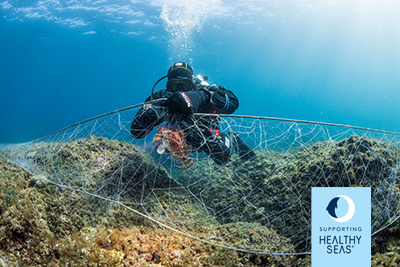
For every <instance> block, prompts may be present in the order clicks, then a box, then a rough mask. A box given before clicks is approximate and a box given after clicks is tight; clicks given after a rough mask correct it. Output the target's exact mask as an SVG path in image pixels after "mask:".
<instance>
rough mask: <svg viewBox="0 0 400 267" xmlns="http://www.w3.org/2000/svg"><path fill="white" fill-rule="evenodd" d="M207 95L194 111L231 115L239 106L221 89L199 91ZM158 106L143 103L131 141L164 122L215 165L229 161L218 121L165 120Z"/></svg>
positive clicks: (162, 95) (179, 117) (162, 93)
mask: <svg viewBox="0 0 400 267" xmlns="http://www.w3.org/2000/svg"><path fill="white" fill-rule="evenodd" d="M199 91H202V92H204V93H205V94H207V95H208V98H209V101H208V103H207V104H205V105H203V106H200V107H199V108H198V109H197V110H196V111H195V112H197V113H210V114H215V113H217V114H231V113H233V112H234V111H235V110H236V109H237V108H238V107H239V101H238V99H237V97H236V96H235V95H234V94H233V93H232V92H231V91H229V90H227V89H225V88H224V87H222V86H216V85H211V86H207V87H203V88H199ZM170 94H171V93H170V92H168V91H159V92H156V93H155V94H154V95H151V96H150V97H148V98H147V99H146V102H147V101H150V100H156V99H160V98H167V97H168V96H169V95H170ZM160 104H162V101H160V103H157V102H156V103H154V104H146V105H144V106H143V107H142V108H141V109H140V110H139V111H138V113H137V114H136V116H135V118H134V119H133V120H132V125H131V134H132V136H133V137H134V138H143V137H145V136H146V135H147V134H148V133H149V132H150V131H151V130H152V129H153V127H154V126H157V125H159V124H160V123H162V122H163V121H164V120H168V121H170V122H171V120H173V122H171V123H173V124H175V125H178V126H179V127H180V128H181V129H182V130H183V132H184V134H185V137H186V141H187V142H188V143H189V144H190V145H191V146H192V147H193V148H194V149H196V150H197V151H199V152H205V153H207V154H208V155H209V156H210V157H211V158H212V159H213V160H214V161H215V162H216V163H217V164H219V165H223V164H226V163H227V162H228V161H229V158H230V156H231V154H232V146H231V138H230V137H228V136H227V135H225V134H224V133H222V132H220V131H219V126H218V125H219V118H217V117H213V116H210V117H202V118H195V117H193V116H190V115H189V116H182V115H177V114H176V115H168V117H167V118H164V116H165V113H164V107H162V106H160Z"/></svg>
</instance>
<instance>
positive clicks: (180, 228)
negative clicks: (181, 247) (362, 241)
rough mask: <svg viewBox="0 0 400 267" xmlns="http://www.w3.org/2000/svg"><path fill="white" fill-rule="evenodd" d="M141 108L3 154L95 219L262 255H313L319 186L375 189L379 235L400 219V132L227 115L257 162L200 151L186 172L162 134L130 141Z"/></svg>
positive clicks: (229, 127)
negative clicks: (124, 214) (146, 224)
mask: <svg viewBox="0 0 400 267" xmlns="http://www.w3.org/2000/svg"><path fill="white" fill-rule="evenodd" d="M140 106H141V105H137V106H133V107H129V108H126V109H122V110H118V111H115V112H111V113H108V114H105V115H102V116H98V117H96V118H93V119H89V120H87V121H84V122H81V123H77V124H75V125H72V126H70V127H67V128H64V129H62V130H60V131H57V132H55V133H53V134H51V135H49V136H47V137H44V138H41V139H39V140H35V141H32V142H28V143H24V144H18V145H12V146H9V147H4V148H3V149H2V151H1V155H2V156H3V157H4V158H6V159H7V160H8V161H9V162H12V163H15V164H17V165H19V166H20V167H22V168H23V169H25V170H26V171H28V172H30V173H32V174H34V175H35V179H39V180H44V181H46V182H48V183H51V184H54V185H56V186H57V187H58V188H60V190H63V191H65V192H73V194H78V195H80V196H81V198H82V201H84V203H87V204H86V205H87V206H90V212H91V213H92V215H93V216H89V217H90V218H96V216H99V214H101V216H107V214H111V212H110V210H112V209H115V207H116V206H118V207H123V208H126V209H128V210H130V211H131V212H133V213H135V214H136V215H137V216H138V217H144V218H147V219H149V220H151V221H153V222H156V223H158V224H160V225H162V226H164V227H167V228H169V229H172V230H174V231H177V232H179V233H181V234H184V235H187V236H190V237H193V238H196V239H199V240H202V241H204V242H208V243H212V244H215V245H218V246H222V247H226V248H230V249H235V250H240V251H247V252H253V253H263V254H264V253H265V254H302V253H309V252H310V249H311V245H310V236H311V230H310V229H311V227H310V226H311V188H312V187H333V186H335V187H350V186H360V187H361V186H370V187H371V189H372V231H373V233H376V232H378V231H380V230H381V229H383V228H385V227H387V226H388V225H389V224H390V223H392V222H393V221H395V220H396V219H397V218H398V216H399V203H400V202H399V197H400V192H399V181H400V177H399V176H400V171H399V166H400V165H399V157H400V153H399V152H400V150H399V136H398V135H396V134H394V133H389V132H383V131H374V130H368V129H361V128H352V127H341V126H338V125H329V124H324V123H314V122H301V121H292V120H283V119H274V118H262V117H244V116H219V117H218V119H219V120H220V124H219V127H220V131H221V132H224V133H228V132H231V131H234V132H235V133H236V134H237V135H238V136H239V137H240V138H241V139H242V140H243V141H244V142H246V143H247V144H248V145H249V146H250V147H251V148H252V149H253V151H254V152H255V154H256V157H255V158H252V159H249V160H244V159H243V158H241V157H240V156H238V155H237V154H235V153H234V154H233V155H232V156H231V158H230V160H229V162H228V163H227V164H226V165H222V166H221V165H217V164H216V163H215V162H214V161H213V160H212V159H211V158H210V157H209V156H208V154H207V153H205V152H204V151H205V150H204V149H202V150H201V151H196V149H192V150H191V151H190V152H191V154H190V155H185V156H187V157H190V158H193V159H194V161H195V163H194V165H193V166H188V167H187V168H182V164H181V162H180V161H179V160H177V159H176V158H174V157H173V155H171V153H168V148H167V152H166V153H162V154H160V153H158V152H160V149H159V151H158V152H157V148H158V147H156V146H154V141H153V139H154V137H155V136H156V135H157V134H159V133H157V131H156V128H154V130H153V131H152V132H151V133H149V134H148V135H147V137H146V138H144V139H133V138H132V137H131V135H130V125H131V121H132V118H133V117H134V116H135V114H136V113H137V112H138V110H139V108H140ZM208 116H209V115H205V114H195V115H194V117H193V118H194V121H197V120H201V119H209V118H208ZM194 128H196V124H194ZM158 137H159V138H158V139H160V136H158ZM205 141H206V140H205ZM164 150H165V149H164ZM164 150H163V151H162V152H164ZM183 169H186V170H183ZM71 195H72V193H71ZM90 218H89V219H88V220H90ZM88 223H92V224H96V220H95V219H93V221H91V222H88Z"/></svg>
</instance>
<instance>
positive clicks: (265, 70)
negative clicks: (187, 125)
mask: <svg viewBox="0 0 400 267" xmlns="http://www.w3.org/2000/svg"><path fill="white" fill-rule="evenodd" d="M24 2H25V3H24ZM398 10H400V4H399V2H398V1H389V0H382V1H377V0H364V1H358V0H357V1H348V0H329V1H328V0H324V1H317V0H298V1H283V0H273V1H262V0H241V1H239V0H233V1H227V0H224V1H222V0H193V1H178V0H169V1H167V0H164V1H163V0H149V1H142V0H135V1H130V0H129V1H128V0H125V1H124V0H119V1H115V0H114V1H111V0H110V1H108V0H98V1H95V0H93V1H92V0H70V1H57V0H42V1H17V0H15V1H11V0H10V1H4V0H0V36H1V42H0V100H1V105H0V125H1V131H0V143H19V142H26V141H30V140H33V139H36V138H40V137H42V136H45V135H47V134H49V133H51V132H54V131H56V130H58V129H60V128H63V127H65V126H68V125H70V124H73V123H76V122H79V121H82V120H85V119H88V118H91V117H94V116H96V115H99V114H103V113H106V112H109V111H112V110H116V109H119V108H123V107H126V106H130V105H133V104H137V103H141V102H143V101H144V99H145V98H146V97H147V96H149V94H150V92H151V88H152V86H153V84H154V83H155V81H157V79H159V78H160V77H162V76H163V75H165V74H166V72H167V70H168V68H169V66H170V65H171V64H172V63H174V62H176V61H179V60H183V61H186V62H188V63H190V64H191V65H192V66H193V68H194V70H195V73H196V74H202V75H208V76H209V78H210V80H209V82H210V83H216V84H218V85H224V86H225V87H226V88H228V89H230V90H232V91H234V92H235V94H236V95H237V96H238V97H239V100H240V107H239V109H238V110H237V111H236V112H235V114H241V115H256V116H269V117H281V118H290V119H300V120H312V121H323V122H330V123H338V124H348V125H356V126H363V127H368V128H375V129H382V130H388V131H397V132H398V131H400V120H399V118H398V116H399V114H400V105H399V100H400V90H399V88H400V50H399V47H400V17H399V16H398V14H397V13H396V12H397V11H398ZM162 83H164V82H162ZM161 86H162V85H161Z"/></svg>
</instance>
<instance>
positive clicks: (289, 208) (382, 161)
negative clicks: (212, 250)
mask: <svg viewBox="0 0 400 267" xmlns="http://www.w3.org/2000/svg"><path fill="white" fill-rule="evenodd" d="M399 151H400V150H399V148H398V147H396V146H394V145H391V144H390V143H389V142H383V141H379V140H375V139H369V138H366V137H359V136H351V137H349V138H347V139H344V140H341V141H339V142H333V141H325V142H318V143H315V144H312V145H310V146H308V147H304V146H302V147H300V148H297V149H293V150H291V151H288V152H284V153H283V152H280V153H279V152H271V151H261V150H260V151H256V154H257V158H256V159H254V160H251V161H247V162H245V163H241V162H240V161H236V162H235V159H236V157H233V161H232V162H231V163H230V164H228V165H226V166H223V167H221V166H216V165H215V164H213V162H211V161H210V160H207V161H203V162H202V163H199V164H197V165H196V166H195V167H193V168H192V169H190V170H189V171H187V172H185V173H183V174H182V175H181V177H179V181H180V182H181V183H182V184H184V185H185V186H187V188H188V189H189V190H190V192H191V193H192V194H193V195H194V196H196V197H197V198H199V199H201V201H202V203H203V205H205V206H206V207H208V209H209V210H210V212H212V213H213V214H215V216H216V219H217V220H218V221H219V222H221V223H231V222H258V223H261V224H262V225H265V226H266V227H268V228H270V229H273V230H276V231H277V233H278V234H279V235H282V236H284V237H287V238H290V239H291V240H292V242H293V243H294V244H295V247H296V250H297V251H298V252H304V251H309V250H310V236H311V233H310V229H311V228H310V225H311V188H312V187H326V186H337V187H341V186H342V187H350V186H370V187H372V203H373V205H372V207H373V211H372V220H373V231H377V230H379V229H380V227H384V226H385V225H387V223H388V222H389V220H390V216H393V215H395V214H396V212H398V210H399V206H398V205H399V201H398V200H399V199H400V192H399V184H400V183H399V181H400V177H399V175H398V174H397V172H396V169H397V168H396V166H397V163H398V162H399V158H400V153H399ZM399 174H400V172H399ZM387 196H390V198H388V197H387ZM388 201H390V203H388Z"/></svg>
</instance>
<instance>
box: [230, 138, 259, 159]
mask: <svg viewBox="0 0 400 267" xmlns="http://www.w3.org/2000/svg"><path fill="white" fill-rule="evenodd" d="M229 136H230V139H231V140H232V143H233V146H234V147H235V150H236V153H237V154H238V156H239V159H240V160H241V161H242V162H245V161H248V160H250V159H255V158H256V157H257V156H256V153H255V152H254V151H253V150H252V149H251V147H250V146H249V145H248V144H246V143H245V142H244V141H243V139H242V138H241V137H240V136H239V135H237V134H236V133H235V132H234V131H230V132H229Z"/></svg>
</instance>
